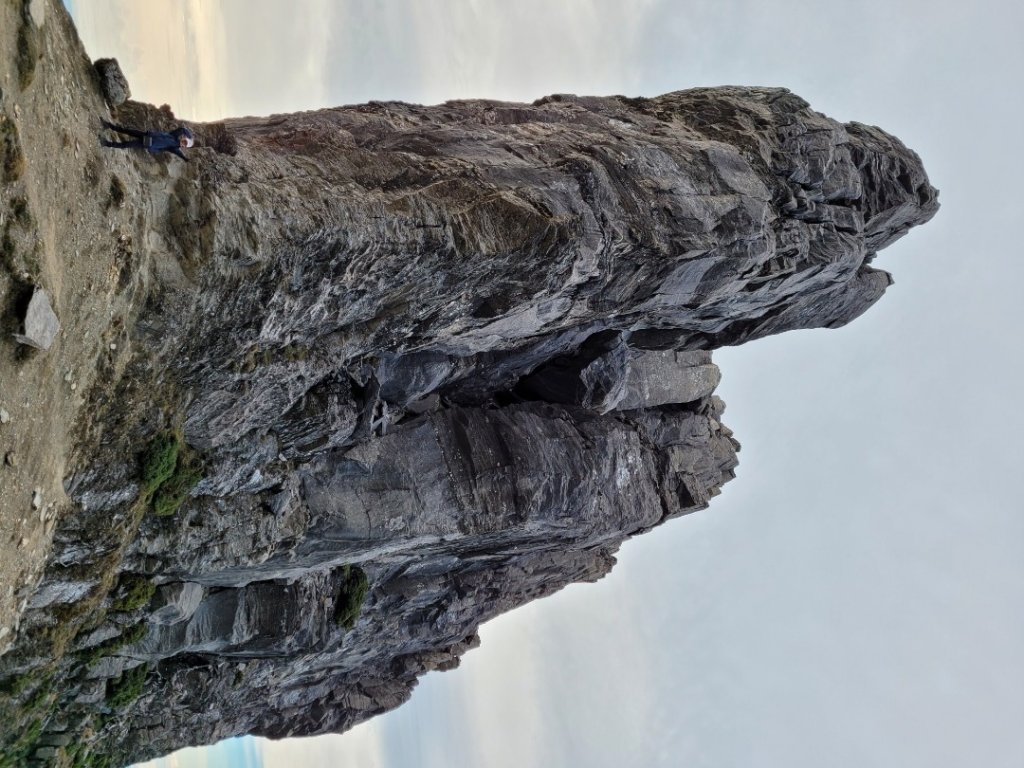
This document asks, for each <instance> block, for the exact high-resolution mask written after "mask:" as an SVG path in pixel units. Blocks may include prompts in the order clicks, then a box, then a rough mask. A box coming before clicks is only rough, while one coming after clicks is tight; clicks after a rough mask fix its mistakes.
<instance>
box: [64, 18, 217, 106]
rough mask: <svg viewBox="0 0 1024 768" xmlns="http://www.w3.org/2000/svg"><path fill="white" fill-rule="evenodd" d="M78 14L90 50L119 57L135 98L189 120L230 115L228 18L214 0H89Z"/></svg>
mask: <svg viewBox="0 0 1024 768" xmlns="http://www.w3.org/2000/svg"><path fill="white" fill-rule="evenodd" d="M74 14H75V23H76V25H77V26H78V30H79V34H80V36H81V38H82V41H83V43H84V44H85V47H86V50H87V51H88V53H89V55H90V56H91V57H92V58H94V59H97V58H102V57H107V56H113V57H115V58H117V59H118V61H119V62H120V64H121V68H122V70H124V73H125V75H126V76H127V78H128V83H129V85H130V86H131V90H132V97H133V98H134V99H136V100H138V101H146V102H150V103H152V104H169V105H170V106H171V108H172V109H173V110H174V112H175V114H177V115H178V116H179V117H182V118H184V119H188V120H212V119H216V118H218V117H223V116H225V113H226V112H227V111H228V105H229V100H228V94H227V90H226V79H225V78H224V76H223V72H224V58H225V51H226V46H225V36H224V19H223V17H222V16H221V14H220V13H219V12H218V10H217V7H216V6H215V5H212V4H211V3H209V2H208V0H187V1H186V2H182V3H142V2H135V0H89V2H88V3H77V4H76V5H75V6H74Z"/></svg>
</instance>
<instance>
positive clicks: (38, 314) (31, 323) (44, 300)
mask: <svg viewBox="0 0 1024 768" xmlns="http://www.w3.org/2000/svg"><path fill="white" fill-rule="evenodd" d="M22 329H23V333H16V334H14V340H15V341H17V342H18V343H19V344H27V345H28V346H30V347H35V348H36V349H44V350H45V349H49V348H50V345H51V344H53V340H54V339H55V338H56V336H57V332H58V331H59V330H60V321H59V320H57V315H55V314H54V313H53V309H52V308H51V307H50V297H49V296H47V295H46V291H44V290H43V289H42V288H36V291H35V293H33V294H32V299H31V301H29V303H28V310H27V311H26V312H25V320H24V323H23V324H22Z"/></svg>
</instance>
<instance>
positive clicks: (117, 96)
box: [93, 59, 132, 107]
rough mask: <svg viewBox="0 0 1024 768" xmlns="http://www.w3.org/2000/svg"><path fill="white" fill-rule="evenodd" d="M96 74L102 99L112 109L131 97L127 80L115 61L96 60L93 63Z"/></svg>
mask: <svg viewBox="0 0 1024 768" xmlns="http://www.w3.org/2000/svg"><path fill="white" fill-rule="evenodd" d="M93 67H95V68H96V74H97V75H99V78H100V87H101V88H102V90H103V98H104V99H106V101H107V104H109V105H110V106H112V107H119V106H121V105H122V104H124V103H125V102H126V101H127V100H128V99H130V98H131V97H132V92H131V89H130V88H129V87H128V78H126V77H125V76H124V72H122V71H121V65H120V64H119V63H118V61H117V59H96V61H95V62H93Z"/></svg>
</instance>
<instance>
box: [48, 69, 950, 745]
mask: <svg viewBox="0 0 1024 768" xmlns="http://www.w3.org/2000/svg"><path fill="white" fill-rule="evenodd" d="M197 133H198V134H199V136H200V139H201V140H205V143H206V144H207V145H216V146H218V147H220V148H221V149H230V152H228V151H223V152H215V151H213V150H210V149H206V150H200V151H198V152H195V153H194V154H193V157H194V162H192V163H190V164H189V165H188V166H181V167H176V169H175V172H176V173H180V174H181V175H180V177H178V178H177V179H176V180H174V179H172V180H173V182H174V183H173V189H172V190H171V191H169V192H168V193H167V194H165V195H163V196H160V195H155V196H154V200H153V207H154V210H157V211H158V212H159V213H160V217H159V220H158V222H157V223H156V226H155V227H154V229H153V231H152V232H151V233H150V236H149V238H150V242H149V244H148V247H149V248H150V250H151V252H152V253H153V254H154V255H155V256H158V257H157V258H154V259H153V263H152V268H151V272H150V273H148V275H147V276H146V279H147V280H148V281H149V284H148V292H149V296H150V300H149V303H148V305H147V306H146V308H145V309H144V310H143V311H142V312H141V313H140V315H139V317H138V318H137V320H136V321H135V323H134V326H133V330H132V334H133V335H132V338H133V344H134V345H135V348H136V349H137V350H138V352H137V354H136V362H135V364H134V365H133V367H132V369H131V370H130V371H129V375H128V376H126V377H125V378H124V379H122V380H121V381H119V382H111V386H110V389H109V396H108V397H107V402H106V406H105V409H104V411H103V413H104V414H106V417H107V418H108V419H109V423H108V424H107V425H105V426H104V429H103V434H102V439H100V438H98V437H97V438H96V439H97V448H96V456H95V458H94V460H92V461H88V462H82V463H81V464H80V466H79V468H78V470H77V471H76V473H75V474H74V475H73V476H72V477H70V478H69V479H68V483H67V489H68V492H69V494H70V495H71V496H72V498H73V499H74V500H75V503H76V504H77V505H78V509H79V514H78V515H75V516H72V517H70V518H69V519H66V520H65V522H64V523H63V524H62V527H61V528H60V530H59V531H58V536H57V544H56V545H55V552H54V555H53V561H52V563H51V566H50V569H49V572H48V576H47V582H46V584H44V588H48V589H49V591H48V592H46V593H45V594H46V595H47V596H48V597H47V600H48V601H49V604H48V606H40V607H38V608H37V609H36V611H37V612H39V616H38V617H37V618H36V621H38V622H43V621H45V619H44V618H42V616H43V614H42V612H44V611H46V610H52V607H53V605H54V604H57V605H59V604H60V603H61V601H62V600H70V599H72V596H73V595H75V594H76V589H80V588H79V587H76V584H77V582H76V581H75V580H74V579H73V578H71V576H70V575H69V574H71V573H72V572H75V573H77V571H75V568H76V567H80V566H81V565H82V564H84V563H88V562H90V561H91V560H94V559H95V558H96V557H97V555H96V552H95V549H92V550H89V549H88V548H85V547H83V546H81V541H82V540H83V537H84V536H85V532H86V530H87V529H88V528H89V527H90V526H95V521H96V520H101V519H109V520H117V519H119V517H118V516H124V515H126V514H127V512H126V510H128V509H130V508H131V507H132V505H137V504H138V497H139V494H140V493H141V492H143V485H144V483H143V480H142V479H141V478H140V471H139V463H138V451H139V449H140V447H141V446H144V445H146V444H147V442H148V441H151V440H153V439H154V436H155V435H157V434H158V432H160V430H163V429H171V430H173V429H178V430H179V431H180V434H181V435H183V438H184V442H185V443H186V444H187V446H188V450H190V451H191V452H193V453H194V455H195V456H197V457H198V459H197V460H198V461H199V462H200V464H201V467H202V471H201V479H199V480H198V482H197V483H196V484H195V485H194V487H193V488H192V489H191V491H190V492H189V494H188V496H187V498H186V500H185V502H184V503H183V504H182V505H181V507H180V508H179V509H178V511H177V512H176V513H175V514H173V515H170V516H167V517H156V516H153V515H148V516H146V517H145V519H144V520H143V522H142V524H141V527H140V528H139V531H138V534H137V536H136V537H135V538H134V540H133V541H132V543H131V544H130V546H128V547H127V549H126V550H125V551H124V552H123V558H122V559H121V562H120V566H119V568H120V570H121V571H122V572H123V573H124V574H135V575H136V576H141V577H145V578H146V579H148V580H149V581H150V582H152V583H155V584H156V585H157V589H156V592H155V593H153V594H152V596H151V598H150V599H149V602H148V605H147V606H145V607H140V608H133V609H132V610H134V611H135V612H134V613H133V614H131V615H132V616H133V617H135V618H137V619H141V621H142V622H143V624H144V627H143V628H142V630H139V631H138V632H137V634H136V635H133V636H132V637H131V642H128V643H126V644H124V645H123V646H120V647H118V648H116V649H115V650H114V651H113V652H111V653H109V654H106V655H105V656H104V658H103V659H102V661H101V662H99V663H92V664H91V666H89V667H88V669H87V670H86V672H85V673H82V674H81V676H80V677H79V678H72V680H73V682H71V683H69V685H68V690H69V691H71V693H69V695H68V697H66V698H67V701H66V703H65V704H63V705H62V708H61V709H60V710H59V711H58V713H57V714H55V715H54V716H53V719H52V722H51V725H52V726H53V728H54V729H55V730H56V729H58V728H59V727H60V726H63V727H64V728H65V729H66V728H68V727H70V726H69V725H68V724H69V723H80V722H83V721H82V719H81V717H80V716H79V715H76V714H75V713H78V712H91V711H95V712H101V713H107V712H111V711H116V716H114V717H108V718H106V719H105V720H103V722H102V724H101V725H100V726H98V727H97V730H96V735H95V736H93V737H92V742H91V743H92V744H93V749H94V750H95V751H97V752H102V753H105V754H109V755H112V756H113V757H114V758H115V759H116V760H118V761H121V762H125V761H128V760H139V759H141V758H144V757H147V756H152V755H155V754H159V753H163V752H167V751H169V750H171V749H174V748H176V747H180V746H183V745H185V744H194V743H204V742H209V741H213V740H216V739H220V738H224V737H227V736H232V735H236V734H241V733H261V734H266V735H270V736H275V737H276V736H285V735H289V734H311V733H321V732H327V731H340V730H344V729H345V728H348V727H350V726H351V725H353V724H355V723H357V722H359V721H361V720H363V719H365V718H367V717H370V716H372V715H374V714H377V713H379V712H382V711H385V710H387V709H390V708H392V707H394V706H397V705H398V704H400V703H401V702H402V701H404V700H405V699H406V698H407V697H408V696H409V692H410V690H411V688H412V686H413V685H414V683H415V680H416V677H417V676H418V675H420V674H422V673H423V672H425V671H426V670H430V669H439V668H440V669H444V668H448V667H451V666H454V665H455V664H456V663H457V661H458V657H459V655H460V654H461V653H462V652H464V651H465V650H466V649H468V648H470V647H472V646H473V645H474V644H475V642H476V630H477V627H478V626H479V624H480V623H481V622H482V621H485V620H486V619H488V618H491V617H493V616H495V615H498V614H500V613H502V612H504V611H507V610H510V609H512V608H514V607H516V606H518V605H521V604H523V603H525V602H528V601H530V600H533V599H535V598H538V597H543V596H545V595H548V594H550V593H552V592H554V591H557V590H558V589H560V588H562V587H563V586H565V585H567V584H569V583H571V582H573V581H581V580H584V581H587V580H595V579H598V578H600V577H601V576H603V575H604V574H605V573H607V572H608V570H609V569H610V568H611V566H612V565H613V563H614V559H613V554H614V552H615V551H616V550H617V548H618V547H619V545H620V544H621V543H622V541H624V540H625V539H626V538H628V537H630V536H633V535H636V534H638V533H641V532H644V531H647V530H649V529H650V528H652V527H654V526H656V525H658V524H659V523H661V522H663V521H665V520H666V519H670V518H673V517H677V516H679V515H683V514H686V513H688V512H692V511H694V510H697V509H701V508H703V507H705V506H706V505H707V503H708V501H709V499H710V498H712V497H713V496H714V495H715V494H717V493H718V490H719V488H720V486H721V485H722V484H723V483H724V482H726V481H727V480H729V479H730V478H731V477H732V476H733V469H734V467H735V465H736V456H735V453H736V450H737V449H738V444H737V443H736V442H735V441H734V440H733V439H732V436H731V433H730V431H729V430H728V429H727V428H726V427H725V426H723V425H722V423H721V412H722V408H723V405H722V403H721V401H720V400H718V399H717V398H716V397H714V395H713V394H712V393H713V391H714V388H715V386H716V385H717V383H718V381H719V371H718V369H717V367H716V366H715V365H714V364H713V362H712V361H711V353H710V350H711V349H713V348H715V347H719V346H722V345H731V344H740V343H743V342H745V341H747V340H750V339H754V338H757V337H761V336H765V335H769V334H774V333H779V332H782V331H785V330H789V329H794V328H811V327H828V328H834V327H838V326H841V325H843V324H845V323H847V322H849V321H850V320H852V319H853V318H855V317H857V316H858V315H859V314H860V313H861V312H863V311H864V310H865V309H867V308H868V307H869V306H870V305H871V304H872V303H873V302H874V301H876V300H877V299H878V298H879V297H880V296H881V294H882V293H883V292H884V291H885V289H886V287H888V285H889V284H890V282H891V281H890V277H889V275H888V274H887V273H886V272H883V271H880V270H877V269H875V268H874V267H872V266H871V261H872V259H873V258H874V256H875V254H876V252H877V251H878V250H879V249H881V248H883V247H885V246H887V245H889V244H890V243H892V242H893V241H895V240H896V239H898V238H899V237H900V236H902V235H903V234H904V233H905V232H907V231H908V230H909V229H910V228H911V227H913V226H914V225H917V224H920V223H923V222H925V221H927V220H928V219H929V218H931V216H933V215H934V213H935V212H936V210H937V208H938V203H937V193H936V191H935V190H934V189H933V188H932V187H931V186H930V185H929V184H928V180H927V177H926V176H925V173H924V170H923V169H922V167H921V163H920V161H919V159H918V158H917V156H916V155H915V154H914V153H913V152H911V151H910V150H908V149H907V148H906V147H904V146H903V144H901V143H900V142H899V141H898V140H897V139H895V138H894V137H892V136H890V135H888V134H886V133H884V132H883V131H881V130H879V129H877V128H874V127H870V126H864V125H860V124H856V123H850V124H845V125H844V124H840V123H837V122H835V121H833V120H831V119H829V118H827V117H825V116H823V115H820V114H818V113H816V112H814V111H812V110H811V109H809V107H808V105H807V104H806V103H805V102H804V101H802V100H801V99H799V98H798V97H796V96H794V95H793V94H791V93H789V92H788V91H785V90H782V89H766V88H720V89H698V90H693V91H682V92H678V93H671V94H667V95H665V96H661V97H658V98H654V99H626V98H622V97H611V98H582V97H575V96H552V97H548V98H545V99H541V100H539V101H537V102H535V103H534V104H532V105H524V104H507V103H500V102H489V101H465V102H450V103H447V104H443V105H440V106H435V107H420V106H414V105H408V104H398V103H371V104H368V105H362V106H357V107H348V108H341V109H332V110H323V111H319V112H310V113H302V114H296V115H288V116H275V117H270V118H265V119H239V120H231V121H227V122H226V123H225V124H223V125H217V126H212V125H210V126H197ZM201 143H202V142H201ZM232 153H233V154H232ZM126 411H127V412H128V413H129V415H125V412H126ZM355 569H358V570H360V571H361V572H362V573H365V575H366V579H367V586H368V592H367V595H366V598H365V601H364V602H363V603H362V607H361V612H360V613H359V615H358V618H357V619H354V620H353V621H351V622H349V626H345V622H344V621H341V622H340V621H339V610H340V608H339V606H340V604H341V602H342V601H343V595H345V594H346V590H347V589H349V587H347V586H346V585H347V584H349V583H350V580H351V579H352V574H353V573H354V572H355ZM47 585H49V586H48V587H47ZM115 597H116V595H115ZM110 599H115V598H114V597H112V598H108V602H109V600H110ZM30 613H31V611H30ZM119 616H120V615H115V616H114V618H113V619H107V620H106V623H105V624H101V625H100V626H99V627H98V628H96V629H93V630H90V631H92V632H93V633H94V634H93V636H92V637H91V639H90V637H87V636H86V635H85V634H79V637H78V639H77V640H76V641H75V642H76V643H77V646H76V648H78V649H80V650H81V649H87V648H88V647H96V645H98V644H100V643H103V642H104V637H105V635H104V634H103V633H104V632H106V633H107V634H106V637H109V636H110V632H111V630H110V629H109V626H110V624H111V622H115V623H116V622H121V623H122V624H125V623H127V619H126V618H124V617H123V616H121V617H120V618H119ZM29 621H30V622H31V617H30V619H29ZM104 626H107V627H108V629H106V630H105V629H104ZM96 633H99V634H96ZM139 665H147V670H148V671H147V672H146V676H145V684H144V687H143V689H142V692H141V693H140V694H139V695H138V696H137V697H136V698H134V699H133V700H132V701H131V702H130V704H128V705H126V706H123V707H122V708H119V709H116V710H114V709H113V708H112V705H111V704H110V701H109V700H108V699H107V700H105V699H104V698H103V697H102V696H101V695H100V694H99V693H98V691H99V689H98V688H97V684H96V681H97V680H99V681H102V680H104V679H105V678H113V679H116V676H117V675H118V674H120V673H122V672H124V671H125V670H127V669H130V668H132V667H138V666H139ZM75 680H77V682H74V681H75ZM76 686H77V687H76ZM90 686H92V687H90ZM72 694H73V695H72ZM75 697H77V698H75ZM76 718H78V719H77V720H76ZM89 722H92V723H93V727H96V725H95V722H94V721H89Z"/></svg>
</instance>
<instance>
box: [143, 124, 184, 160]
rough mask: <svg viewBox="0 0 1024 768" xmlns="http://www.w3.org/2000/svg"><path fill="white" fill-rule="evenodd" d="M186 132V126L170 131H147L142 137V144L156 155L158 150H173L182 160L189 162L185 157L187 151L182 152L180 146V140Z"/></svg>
mask: <svg viewBox="0 0 1024 768" xmlns="http://www.w3.org/2000/svg"><path fill="white" fill-rule="evenodd" d="M185 133H186V131H185V129H184V128H175V129H174V130H173V131H171V132H169V133H166V132H164V131H147V132H146V135H145V136H144V137H143V139H142V146H144V147H145V148H146V149H148V150H149V151H150V152H152V153H153V154H154V155H155V154H157V153H158V152H173V153H174V154H176V155H177V156H178V157H180V158H181V159H182V160H184V161H186V162H188V158H187V157H185V153H184V152H182V151H181V147H180V146H178V140H179V139H180V138H181V136H182V135H184V134H185Z"/></svg>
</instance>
